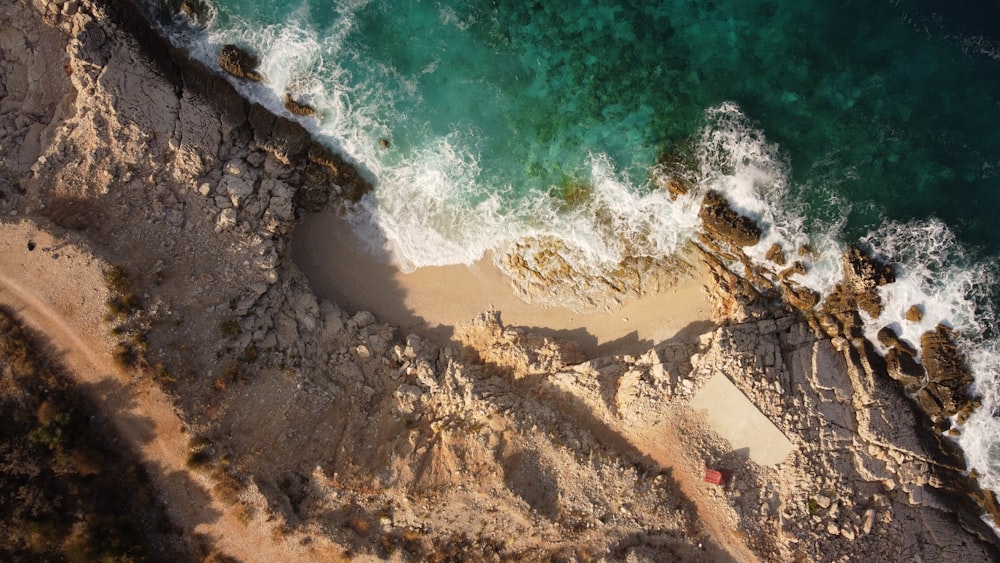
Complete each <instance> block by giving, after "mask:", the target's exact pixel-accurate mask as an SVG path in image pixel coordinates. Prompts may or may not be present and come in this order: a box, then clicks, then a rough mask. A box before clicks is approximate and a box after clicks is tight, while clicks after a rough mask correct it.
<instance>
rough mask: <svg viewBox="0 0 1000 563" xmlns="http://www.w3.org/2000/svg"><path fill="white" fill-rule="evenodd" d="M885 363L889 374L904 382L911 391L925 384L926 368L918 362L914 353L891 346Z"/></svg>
mask: <svg viewBox="0 0 1000 563" xmlns="http://www.w3.org/2000/svg"><path fill="white" fill-rule="evenodd" d="M885 363H886V371H888V372H889V376H890V377H892V378H893V379H895V380H896V381H899V382H900V383H902V384H903V386H904V387H905V388H906V390H907V391H909V392H910V393H913V392H914V391H915V390H917V389H919V388H920V386H921V385H922V384H923V381H924V368H923V367H921V366H920V364H919V363H917V361H916V360H915V359H914V357H913V355H912V354H908V353H906V352H904V351H902V350H899V349H897V348H891V349H889V351H888V352H887V353H886V355H885Z"/></svg>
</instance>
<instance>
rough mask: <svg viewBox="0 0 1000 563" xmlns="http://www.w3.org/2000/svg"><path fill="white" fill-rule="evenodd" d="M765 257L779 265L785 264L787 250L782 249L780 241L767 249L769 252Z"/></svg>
mask: <svg viewBox="0 0 1000 563" xmlns="http://www.w3.org/2000/svg"><path fill="white" fill-rule="evenodd" d="M764 258H767V259H768V260H770V261H771V262H774V263H775V264H777V265H779V266H784V265H785V251H784V250H782V249H781V245H780V244H778V243H774V244H772V245H771V248H768V249H767V254H765V255H764Z"/></svg>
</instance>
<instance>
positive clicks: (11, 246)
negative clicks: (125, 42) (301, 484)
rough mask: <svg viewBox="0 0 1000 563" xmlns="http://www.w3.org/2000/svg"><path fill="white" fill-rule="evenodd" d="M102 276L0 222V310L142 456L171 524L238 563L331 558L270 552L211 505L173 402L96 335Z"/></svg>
mask: <svg viewBox="0 0 1000 563" xmlns="http://www.w3.org/2000/svg"><path fill="white" fill-rule="evenodd" d="M29 242H31V243H32V244H30V245H29V244H28V243H29ZM29 247H30V248H31V250H29ZM101 271H102V268H101V263H100V262H99V261H97V260H95V259H93V258H92V257H90V256H88V255H87V254H86V253H85V252H84V251H82V250H80V249H78V248H77V247H74V246H71V245H68V244H65V243H61V244H60V243H58V241H55V240H54V239H52V237H51V236H50V235H49V234H48V233H45V232H43V231H38V230H36V229H35V228H34V227H33V226H32V225H31V224H30V223H28V222H21V223H16V224H0V303H2V304H3V305H6V306H8V307H11V308H12V309H13V310H14V311H15V312H16V313H17V315H18V317H19V318H20V320H21V321H22V322H23V323H25V324H26V325H27V326H28V327H30V328H31V329H33V330H34V331H36V332H38V333H40V334H42V335H43V336H44V337H45V338H47V339H48V341H49V344H50V346H51V347H52V348H53V349H54V350H53V351H54V352H55V353H56V354H57V355H58V357H59V359H60V360H61V362H62V363H63V365H64V366H65V367H66V369H67V370H68V372H69V373H70V374H71V376H72V377H74V378H75V379H76V381H77V383H78V384H80V386H81V387H82V388H83V390H84V391H85V392H87V393H90V394H91V395H92V398H93V399H94V401H95V404H97V405H98V406H99V408H100V409H101V410H102V411H103V413H104V415H105V416H106V417H107V418H108V420H110V421H111V422H112V424H113V425H114V428H115V430H116V431H117V432H118V434H119V435H120V436H121V437H122V438H123V439H124V440H125V441H126V443H127V444H128V445H129V446H130V447H131V448H132V450H133V451H134V452H136V453H137V454H138V455H139V456H140V459H141V461H142V463H143V465H144V466H145V467H146V469H147V470H148V472H149V474H150V476H151V477H152V479H153V481H154V483H155V484H156V487H157V489H158V490H159V492H160V494H161V495H162V496H163V499H164V500H165V502H166V505H167V509H168V512H169V513H170V516H171V518H172V520H173V521H174V523H175V524H177V525H179V526H181V527H182V528H183V529H184V530H185V531H186V532H188V535H193V534H203V535H205V536H207V537H209V538H210V539H211V541H212V543H213V544H214V545H215V547H216V548H217V549H218V550H220V551H222V552H224V553H226V554H227V555H230V556H232V557H235V558H237V559H239V560H241V561H247V562H252V561H261V562H265V561H266V562H270V561H287V560H292V559H295V560H313V559H323V560H330V559H329V558H330V556H332V555H335V553H336V551H328V552H327V553H318V552H317V550H318V549H321V548H319V546H315V545H314V546H310V547H309V548H306V547H302V546H300V545H298V544H297V543H294V542H293V541H292V540H294V539H297V538H294V537H292V536H289V537H288V538H286V539H285V541H284V542H282V543H281V544H276V543H273V542H271V541H270V539H269V538H270V537H271V534H270V533H268V530H266V529H249V528H248V527H247V526H246V525H244V524H243V523H241V522H240V521H239V520H238V519H237V516H236V515H235V512H236V510H235V509H234V507H233V506H229V505H226V504H225V503H223V502H222V501H221V500H219V499H218V498H216V497H215V495H214V494H213V493H212V482H211V480H210V479H209V478H208V477H207V476H204V475H200V474H197V473H194V472H191V471H188V470H187V468H186V466H185V464H186V461H187V454H188V446H187V444H188V436H187V435H186V434H185V433H184V432H183V430H182V429H183V422H182V421H181V419H180V418H179V417H178V416H177V414H176V413H175V412H174V410H173V407H172V405H171V402H170V400H169V398H168V397H167V396H166V395H165V394H164V393H163V392H162V391H161V390H160V389H158V388H156V387H155V386H154V385H152V384H150V383H134V382H133V381H131V377H130V375H129V374H128V373H126V372H125V371H123V370H122V369H121V368H120V367H119V366H118V365H117V364H116V363H115V362H114V360H113V358H112V356H111V347H110V339H109V338H108V337H107V336H106V335H102V334H101V333H102V331H106V328H107V327H106V326H103V323H102V322H101V315H103V313H102V312H101V306H102V303H103V298H102V294H103V293H104V292H105V290H104V289H103V287H102V282H101V279H102V277H101ZM95 315H96V317H95ZM254 524H258V525H257V526H254ZM251 526H254V527H255V528H256V527H260V528H263V527H262V526H259V523H255V522H251Z"/></svg>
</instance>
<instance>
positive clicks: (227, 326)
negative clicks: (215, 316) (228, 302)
mask: <svg viewBox="0 0 1000 563" xmlns="http://www.w3.org/2000/svg"><path fill="white" fill-rule="evenodd" d="M219 330H221V331H222V334H223V335H224V336H236V335H237V334H239V333H240V323H238V322H236V319H226V320H224V321H222V322H221V323H219Z"/></svg>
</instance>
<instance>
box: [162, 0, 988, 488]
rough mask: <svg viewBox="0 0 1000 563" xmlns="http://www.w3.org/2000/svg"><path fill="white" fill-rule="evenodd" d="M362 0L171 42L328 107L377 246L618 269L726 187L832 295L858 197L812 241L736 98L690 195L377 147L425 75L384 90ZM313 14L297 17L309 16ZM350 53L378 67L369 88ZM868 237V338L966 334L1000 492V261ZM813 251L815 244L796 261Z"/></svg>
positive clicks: (900, 237)
mask: <svg viewBox="0 0 1000 563" xmlns="http://www.w3.org/2000/svg"><path fill="white" fill-rule="evenodd" d="M366 3H367V2H365V1H358V2H339V3H337V4H336V6H335V10H337V14H338V17H337V18H336V23H335V24H334V25H333V27H332V28H331V29H324V30H322V34H320V32H319V31H317V30H313V29H310V28H309V27H308V26H306V25H303V24H301V23H296V22H297V21H298V20H294V18H293V20H290V21H289V22H288V23H284V24H275V25H271V26H252V25H250V24H249V23H245V24H239V23H237V24H236V25H230V26H228V27H227V28H226V29H222V28H217V27H215V26H214V25H213V24H212V21H209V23H208V26H207V33H206V34H204V35H197V36H196V35H195V34H189V35H186V36H184V35H183V34H182V35H181V36H177V37H175V39H179V40H181V41H182V42H184V43H186V44H188V45H189V46H190V47H191V48H192V51H193V53H194V54H195V55H196V57H198V58H199V59H201V60H202V61H204V62H205V63H206V64H208V65H210V66H214V65H215V58H216V56H217V53H218V48H219V46H220V45H222V44H224V43H233V42H235V43H240V44H243V45H250V46H253V48H254V50H255V52H258V53H260V54H261V55H262V56H261V70H262V73H263V74H264V76H265V82H264V83H263V84H247V83H241V82H237V81H234V84H235V85H236V86H237V88H239V89H240V91H241V92H242V93H243V94H244V95H247V96H248V97H250V98H252V99H254V100H256V101H259V102H260V103H262V104H264V105H265V106H267V107H268V108H269V109H271V110H272V111H274V112H275V113H278V114H283V115H286V116H288V117H292V118H294V116H291V115H290V114H288V113H287V112H286V111H285V109H284V106H283V98H284V94H285V92H286V91H289V90H291V91H293V93H294V94H295V95H296V96H300V97H302V98H304V99H305V100H306V101H307V102H308V103H310V104H312V105H314V106H315V107H316V108H317V110H318V111H319V119H318V120H316V119H310V120H304V121H302V123H303V124H304V125H305V126H306V127H307V128H309V129H310V130H311V131H312V132H313V133H314V134H316V135H317V137H318V138H320V139H322V140H324V141H325V142H327V143H328V144H330V145H331V147H333V148H334V149H336V150H339V151H342V152H344V153H345V155H346V156H347V158H348V160H350V161H352V162H355V163H357V164H360V165H361V168H362V169H363V170H366V171H367V173H368V175H369V176H370V179H371V180H373V181H375V182H376V183H377V189H376V191H375V192H374V193H373V194H372V195H370V196H368V197H366V198H365V199H364V200H363V201H362V203H361V204H360V205H358V206H356V208H355V209H354V212H353V214H352V216H351V217H350V219H351V221H352V222H353V223H354V224H355V225H356V226H357V228H358V229H359V230H361V231H363V232H365V233H368V234H369V235H370V236H369V237H368V238H369V240H371V241H372V244H373V245H378V246H382V245H384V246H385V247H386V248H387V249H388V250H390V251H391V252H392V254H393V256H394V258H395V260H396V262H397V263H398V264H399V265H400V266H401V267H402V268H404V269H413V268H418V267H421V266H428V265H443V264H455V263H471V262H473V261H475V260H477V259H479V258H481V257H482V256H483V255H484V254H485V253H486V252H488V251H491V250H493V251H496V255H502V254H503V253H505V252H509V251H511V249H512V248H514V245H515V244H516V243H517V242H518V241H521V240H525V239H528V238H532V237H534V238H544V237H557V238H558V239H559V240H561V241H562V242H563V243H564V245H565V248H563V249H562V250H561V252H562V256H563V258H565V259H566V260H567V261H569V262H571V263H572V264H573V265H574V266H575V267H577V268H578V269H579V270H580V271H593V270H602V269H603V270H605V271H608V272H610V271H613V270H614V268H615V267H616V266H617V265H618V264H619V263H620V262H621V261H622V260H623V259H624V258H625V257H626V256H627V255H633V256H652V257H656V256H665V255H669V254H671V253H673V252H674V251H676V250H677V249H678V248H679V247H680V246H681V245H683V243H684V242H686V241H687V240H688V239H689V238H690V237H691V236H692V235H693V234H694V233H695V232H696V230H697V227H698V224H699V220H698V217H697V211H698V202H699V199H700V198H699V197H698V196H699V195H700V194H702V193H704V191H705V190H707V189H715V190H718V191H720V192H721V193H723V194H724V195H725V196H726V198H727V199H728V200H729V201H730V203H731V204H732V205H733V207H734V208H735V209H737V210H739V211H740V212H742V213H744V214H746V215H748V216H750V217H751V218H753V219H754V220H756V221H757V222H758V224H760V225H761V226H762V230H763V233H762V238H761V241H760V243H759V244H757V245H755V246H753V247H749V248H747V249H746V251H747V253H748V254H749V255H750V256H751V257H752V258H753V259H754V260H755V261H756V262H757V263H758V264H760V265H761V266H762V267H765V268H769V269H772V270H775V271H776V270H777V268H778V267H777V266H776V265H774V264H771V263H769V262H768V261H767V260H765V258H764V255H765V253H766V252H767V250H768V248H770V246H771V245H773V244H779V245H781V246H782V247H783V248H784V249H785V251H786V254H789V255H790V256H791V257H793V259H796V260H802V261H803V262H804V263H805V265H806V266H807V270H808V273H806V274H805V275H796V280H797V281H798V282H799V283H802V284H804V285H806V286H808V287H810V288H812V289H814V290H817V291H819V292H820V293H821V294H826V293H828V292H829V291H830V290H831V289H832V288H833V286H834V284H835V283H836V282H837V281H839V280H840V278H841V274H842V273H841V256H842V253H843V243H842V242H841V241H840V240H839V239H838V235H839V232H840V226H841V223H842V222H843V218H844V217H845V216H846V210H847V209H848V208H847V206H846V205H844V204H843V202H836V201H834V202H831V204H832V206H834V207H836V208H841V209H844V211H843V212H842V213H841V215H840V216H839V217H835V218H834V220H833V222H832V223H831V224H828V225H824V226H823V228H822V229H817V228H816V226H815V225H812V227H813V229H814V230H817V231H820V232H819V234H813V235H812V236H811V237H810V234H809V233H808V231H807V228H806V224H805V220H804V217H805V216H806V214H807V213H806V211H807V210H806V208H805V207H804V205H805V203H804V202H801V201H799V200H797V199H796V197H795V195H794V194H792V193H790V189H789V185H788V177H789V175H788V164H787V162H786V161H785V160H784V159H783V158H782V156H781V153H780V151H779V149H778V147H776V146H775V145H773V144H770V143H768V142H767V140H766V138H765V136H764V134H763V132H762V131H760V130H759V129H757V128H755V127H754V126H753V124H752V123H750V121H749V120H748V119H747V118H746V117H745V116H744V115H743V114H742V113H741V112H740V110H739V108H738V107H737V106H736V105H735V104H731V103H727V104H722V105H720V106H718V107H715V108H710V109H709V110H707V111H706V117H705V126H704V127H703V129H702V131H701V133H700V135H699V136H698V138H697V142H696V155H697V159H698V167H697V171H696V186H695V191H694V193H692V194H689V195H687V196H683V197H681V198H680V199H679V200H678V201H671V200H670V199H669V197H668V195H667V194H666V193H665V191H663V190H658V189H649V186H648V185H646V180H645V179H644V178H642V179H636V178H631V177H629V176H628V175H627V174H625V173H623V172H621V171H619V170H617V168H616V165H615V163H614V162H612V161H611V159H610V158H608V157H607V156H606V155H602V154H594V155H591V156H590V158H589V160H588V162H589V178H586V181H587V182H588V183H589V184H590V186H591V187H592V190H593V191H592V194H591V198H590V199H589V201H587V202H586V203H585V204H583V205H578V206H575V207H572V208H569V209H567V208H566V206H565V205H562V203H561V202H559V201H558V200H556V199H555V198H552V197H549V196H548V195H546V194H544V193H537V194H536V195H535V197H529V198H525V197H522V198H520V199H517V198H513V197H509V196H510V195H511V194H512V193H513V192H514V191H515V190H514V186H511V185H483V181H482V178H481V167H480V156H481V155H480V154H479V152H478V151H479V148H478V145H479V143H478V140H477V138H476V131H453V132H451V133H449V134H445V135H439V136H437V137H434V138H432V140H431V141H429V142H426V143H424V144H423V146H408V147H402V146H401V147H400V148H399V150H396V151H390V152H388V153H386V152H385V151H382V152H380V148H379V142H378V141H379V139H381V138H386V137H388V136H389V132H390V124H391V122H392V119H393V116H394V115H399V112H401V111H405V108H406V107H407V106H408V104H416V103H421V100H420V92H419V89H418V88H417V85H416V83H412V82H411V83H410V88H397V89H396V90H395V91H390V90H389V89H387V88H385V87H384V86H383V84H382V82H389V81H391V82H393V83H395V84H405V80H404V77H400V76H396V75H395V71H394V70H393V69H391V68H386V67H384V66H381V64H380V63H379V62H377V61H371V60H367V59H366V55H365V54H364V53H362V52H358V51H353V50H351V48H349V47H348V45H347V42H346V41H345V38H346V37H347V36H348V35H349V34H350V33H351V32H352V30H353V26H354V13H355V11H356V10H357V9H359V8H360V7H363V6H364V5H365V4H366ZM306 16H307V14H305V13H303V14H301V21H306V20H307V17H306ZM442 17H445V18H447V17H448V14H443V15H442ZM347 63H353V64H354V67H353V68H361V67H363V66H366V65H367V66H366V68H369V69H374V70H375V71H377V72H371V77H370V78H369V79H368V81H367V82H358V81H356V80H354V79H355V78H356V77H353V76H351V71H350V70H349V69H350V68H351V66H350V65H349V64H347ZM845 173H846V172H845ZM863 242H865V243H867V244H868V245H869V246H871V247H872V248H873V249H874V250H875V251H876V252H877V253H879V254H881V255H883V256H885V257H887V258H889V259H890V260H892V261H894V262H896V263H897V264H898V265H899V267H898V271H899V277H898V280H897V281H896V282H895V283H893V284H890V285H887V286H885V287H884V288H882V290H881V295H882V298H883V300H884V302H885V305H886V306H885V313H884V315H883V317H882V318H881V319H879V320H878V321H877V322H876V321H872V320H871V319H867V320H868V322H867V324H866V332H867V334H868V336H869V337H870V338H871V339H872V340H873V341H877V340H876V339H874V338H873V337H874V334H875V332H877V330H878V329H879V328H881V327H882V326H886V325H889V326H891V327H892V328H893V329H895V330H896V332H897V333H899V334H900V335H901V337H902V338H903V339H904V340H906V341H908V342H910V343H911V344H914V345H915V346H916V345H918V344H919V336H920V334H921V333H922V332H923V331H926V330H928V329H930V328H933V327H934V326H936V325H937V324H938V323H943V324H946V325H949V326H952V327H954V328H955V330H956V333H957V335H958V337H959V340H960V343H961V345H962V349H963V351H964V352H965V354H966V355H967V358H968V361H969V364H970V366H971V368H972V370H973V374H974V376H975V380H976V386H975V391H976V393H977V394H978V395H980V396H982V398H983V408H982V409H979V411H977V412H976V413H975V414H974V415H973V416H972V417H971V418H970V419H969V420H968V422H967V424H966V425H965V428H964V433H963V435H962V438H961V440H960V442H961V445H962V447H963V448H964V450H965V452H966V454H967V456H968V460H969V463H970V466H971V467H975V468H976V469H977V470H978V471H979V472H980V473H981V474H983V483H984V485H986V486H987V487H989V488H991V489H993V490H1000V461H998V460H1000V442H998V438H997V437H998V436H1000V419H997V418H995V417H994V416H993V413H994V412H998V411H1000V386H998V383H997V380H998V373H997V371H998V367H997V366H1000V343H998V341H997V339H996V338H994V337H987V336H985V335H990V334H992V331H993V327H994V326H995V325H994V322H995V319H994V318H993V316H992V314H991V311H992V308H991V307H992V303H991V302H990V295H989V289H990V287H991V286H992V284H993V282H994V276H995V272H994V270H993V268H992V267H990V266H988V265H984V264H977V263H975V262H973V261H971V260H970V259H968V257H967V256H966V255H965V253H964V252H963V251H962V248H961V246H960V245H959V244H958V243H957V242H956V240H955V238H954V235H953V234H952V233H951V232H950V231H949V230H948V229H947V227H946V226H945V225H944V224H943V223H941V222H940V221H935V220H930V221H924V222H919V223H910V224H901V223H887V224H886V225H883V226H882V227H880V228H879V229H877V230H875V231H874V232H872V233H871V234H870V235H869V236H867V237H865V239H864V241H863ZM806 245H808V246H809V247H811V248H812V251H811V252H808V253H806V254H805V255H802V256H798V255H797V250H798V249H799V248H801V247H803V246H806ZM529 251H530V250H529ZM911 305H918V306H920V307H921V308H922V309H923V311H924V317H923V320H921V321H920V322H918V323H913V322H909V321H906V320H905V318H904V316H903V315H904V313H905V311H906V310H907V309H908V308H909V307H910V306H911Z"/></svg>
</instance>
